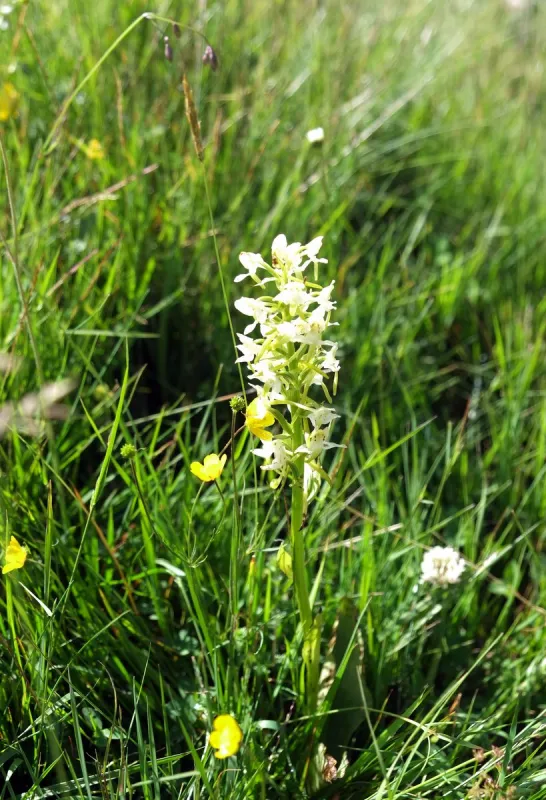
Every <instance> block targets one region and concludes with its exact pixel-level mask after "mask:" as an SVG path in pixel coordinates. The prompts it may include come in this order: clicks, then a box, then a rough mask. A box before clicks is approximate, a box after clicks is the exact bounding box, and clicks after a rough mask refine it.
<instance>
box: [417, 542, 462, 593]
mask: <svg viewBox="0 0 546 800" xmlns="http://www.w3.org/2000/svg"><path fill="white" fill-rule="evenodd" d="M465 568H466V564H465V561H464V559H463V558H462V556H460V555H459V553H458V552H457V551H456V550H454V549H453V548H452V547H432V548H431V549H430V550H427V552H426V553H425V555H424V556H423V561H422V563H421V580H420V582H421V583H432V584H434V585H435V586H447V585H448V584H450V583H459V581H460V579H461V575H462V574H463V572H464V570H465Z"/></svg>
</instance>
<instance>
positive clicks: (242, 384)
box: [201, 161, 246, 397]
mask: <svg viewBox="0 0 546 800" xmlns="http://www.w3.org/2000/svg"><path fill="white" fill-rule="evenodd" d="M201 166H202V169H203V182H204V184H205V194H206V196H207V207H208V211H209V219H210V229H211V231H212V240H213V242H214V252H215V254H216V264H217V266H218V274H219V276H220V285H221V287H222V297H223V298H224V305H225V307H226V313H227V318H228V323H229V330H230V333H231V341H232V342H233V351H234V353H235V358H236V359H237V358H238V357H239V354H238V352H237V340H236V338H235V330H234V328H233V322H232V321H231V311H230V307H229V299H228V295H227V289H226V282H225V279H224V271H223V269H222V262H221V260H220V251H219V250H218V241H217V239H216V231H215V228H214V215H213V213H212V203H211V199H210V189H209V181H208V178H207V171H206V169H205V162H204V161H201ZM237 369H238V370H239V379H240V381H241V391H242V393H243V397H246V392H245V381H244V378H243V370H242V369H241V364H240V363H238V364H237Z"/></svg>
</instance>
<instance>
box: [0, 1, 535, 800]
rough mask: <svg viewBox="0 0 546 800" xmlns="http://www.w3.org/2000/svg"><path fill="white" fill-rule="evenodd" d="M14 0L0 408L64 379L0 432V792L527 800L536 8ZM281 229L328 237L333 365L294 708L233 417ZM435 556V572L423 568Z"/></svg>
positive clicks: (277, 595)
mask: <svg viewBox="0 0 546 800" xmlns="http://www.w3.org/2000/svg"><path fill="white" fill-rule="evenodd" d="M10 5H13V6H14V9H13V11H12V12H11V13H10V14H6V15H5V20H6V21H7V25H8V27H7V30H0V39H1V40H2V43H3V46H2V50H1V52H2V54H3V55H2V58H1V60H0V86H4V84H5V83H9V84H11V85H12V86H13V87H14V91H15V92H17V95H18V98H17V104H15V103H14V104H13V105H12V106H10V112H9V119H4V120H2V121H1V122H0V135H1V137H2V142H3V147H4V150H5V154H6V164H7V168H8V171H9V178H10V189H11V191H10V202H9V203H7V202H6V203H4V205H3V208H2V211H1V212H0V213H1V214H3V222H2V223H0V230H1V231H2V244H1V250H0V259H2V267H1V269H2V273H1V274H2V280H1V281H0V333H1V339H0V351H1V352H2V353H4V352H5V353H7V354H8V355H9V358H10V359H13V358H16V359H17V360H18V362H19V367H18V369H17V370H11V371H9V372H4V371H2V372H0V386H1V388H0V406H4V405H5V404H6V403H9V402H12V403H13V402H14V401H15V400H16V399H17V398H22V397H25V396H26V395H28V394H29V393H33V394H34V396H39V393H40V391H43V388H44V386H47V385H48V384H52V383H55V382H57V381H60V380H62V379H64V378H65V377H66V376H77V388H76V389H75V390H74V391H73V392H72V393H71V394H70V395H69V396H68V398H69V399H68V400H67V401H65V404H66V405H68V407H69V412H70V413H69V415H68V417H67V418H66V419H59V420H57V419H55V420H51V421H50V425H51V435H50V436H46V437H45V438H43V437H41V436H38V437H35V436H33V435H30V434H34V433H40V431H34V430H21V429H17V428H15V430H13V426H10V427H11V428H12V429H11V430H10V432H9V434H8V435H6V436H5V437H4V438H3V439H2V441H1V442H0V512H1V513H0V520H1V521H0V526H1V529H2V530H1V534H0V542H1V543H2V546H3V547H4V546H6V545H7V544H8V542H9V541H10V537H11V536H12V535H14V536H15V537H16V539H17V541H18V542H20V543H21V544H24V545H26V546H27V547H28V556H27V558H26V561H25V563H24V567H23V568H22V569H16V570H13V571H12V572H10V573H9V574H8V575H6V576H4V577H3V579H2V584H1V587H0V676H1V677H0V709H2V713H1V714H0V775H1V777H2V782H0V797H4V796H5V797H10V798H11V797H61V798H62V797H85V798H93V797H107V798H110V797H111V798H113V797H126V798H128V797H133V798H140V797H143V798H159V797H161V798H165V797H173V798H174V797H176V798H190V797H197V796H200V797H233V798H238V797H241V798H242V797H264V798H265V797H267V798H270V797H280V798H282V797H306V796H311V795H312V796H317V797H320V796H322V797H335V796H336V795H337V796H339V797H343V798H353V797H354V798H360V797H370V798H377V800H379V798H389V799H391V798H392V800H402V798H405V797H409V796H419V797H423V798H438V797H453V798H462V797H476V796H481V795H482V796H485V797H487V796H488V794H487V793H489V796H498V797H502V796H504V797H522V798H531V799H532V800H539V798H540V797H542V796H543V791H544V790H543V785H544V775H545V772H544V770H545V766H544V755H543V741H544V708H543V699H542V695H543V692H542V684H543V681H544V663H543V662H544V656H543V653H544V614H545V611H544V607H545V604H544V580H543V577H542V549H543V529H542V528H543V526H542V520H543V519H544V510H545V509H544V504H545V500H544V498H545V496H546V495H545V492H544V462H545V442H546V433H545V431H546V427H545V420H546V416H545V413H544V411H545V407H544V398H543V388H544V379H545V374H544V367H543V364H544V358H543V339H544V337H543V329H544V303H543V298H542V294H543V292H542V288H543V286H544V263H545V259H544V255H545V253H544V245H543V230H544V216H545V208H544V203H543V200H542V191H541V190H542V185H543V181H544V174H543V169H544V168H543V160H542V157H541V153H542V150H543V144H544V143H543V138H544V125H543V124H542V123H543V110H542V107H543V102H542V100H543V80H542V72H541V69H540V55H541V53H542V50H543V44H544V43H543V41H542V39H543V34H542V27H541V25H540V22H541V21H542V18H543V15H544V11H543V9H542V8H540V7H538V9H537V10H536V12H533V11H532V9H531V8H530V7H529V8H528V9H523V10H522V11H521V12H512V11H509V10H508V9H507V8H506V7H505V6H504V4H501V3H500V2H494V1H493V0H488V1H487V2H485V3H480V4H476V3H473V4H472V3H471V4H466V5H465V7H464V8H463V7H459V6H455V5H453V4H452V3H447V2H446V3H443V2H442V3H437V4H434V5H432V6H431V5H430V4H428V3H425V2H421V0H412V2H411V3H409V4H404V5H403V6H402V5H401V4H399V3H397V2H394V0H392V2H391V1H389V2H387V3H384V4H383V5H382V6H381V8H378V7H377V6H374V5H372V4H364V6H363V5H362V3H347V4H344V5H343V7H340V6H339V5H329V4H326V5H325V6H323V7H322V6H321V7H318V6H317V7H315V6H309V4H303V3H297V2H287V3H285V4H284V6H283V9H282V12H283V18H282V25H281V24H280V19H279V9H278V7H277V6H275V5H271V4H265V3H262V2H254V3H244V4H242V5H241V4H237V3H234V2H231V1H229V2H227V3H226V4H224V5H223V6H222V8H220V6H218V7H213V6H210V7H209V8H207V9H204V7H203V9H201V11H200V12H198V14H197V16H196V17H193V16H192V17H191V18H190V16H189V15H190V13H191V14H194V13H195V11H194V10H193V9H192V10H190V9H189V7H188V8H186V7H184V8H182V7H181V4H176V3H175V4H174V6H173V7H172V8H171V9H170V11H169V15H170V14H171V12H172V20H176V22H177V25H178V29H175V28H174V27H173V25H172V23H171V22H168V21H167V20H166V19H159V17H154V19H153V20H152V18H148V17H146V18H144V17H139V16H138V15H139V14H144V13H145V12H146V11H148V9H147V8H145V7H144V6H142V5H141V4H139V3H137V4H136V5H135V4H132V5H130V6H129V5H126V4H125V5H124V4H117V5H114V4H112V3H111V0H99V2H97V3H96V4H95V5H94V6H93V14H90V13H89V9H88V8H87V7H85V8H84V7H83V6H82V5H81V4H78V3H60V4H59V3H57V4H54V6H51V4H45V3H42V2H36V3H32V4H29V5H26V4H24V3H21V4H15V3H12V4H10ZM2 13H3V12H2ZM533 13H536V16H535V17H533V16H532V14H533ZM152 16H153V15H152ZM184 26H189V27H190V28H192V29H193V30H189V29H188V27H184ZM2 27H4V25H2ZM177 30H178V32H179V33H180V38H178V37H177ZM195 31H198V32H201V33H203V34H205V35H206V37H207V42H209V43H210V44H211V46H212V47H213V48H214V51H215V52H217V53H218V59H219V62H220V68H219V69H218V70H217V71H216V72H214V71H212V70H211V69H210V68H209V65H207V64H203V61H202V58H203V55H204V54H205V51H206V46H207V42H205V41H204V40H203V39H202V38H201V37H200V36H199V35H198V34H196V33H195ZM165 36H168V37H169V43H170V47H171V48H172V61H170V60H166V59H165V55H164V45H165V43H164V37H165ZM106 53H108V56H107V57H106V58H103V56H104V55H105V54H106ZM182 68H184V72H185V74H186V75H187V80H188V81H189V82H190V83H191V86H192V90H193V98H194V106H195V113H196V115H197V117H198V123H199V125H200V129H199V130H200V135H201V137H202V144H203V162H202V164H201V163H200V162H199V160H198V159H197V158H196V155H195V153H194V150H193V145H192V143H191V141H190V136H191V133H190V128H189V126H188V124H187V121H186V118H185V115H184V97H183V92H182V91H181V77H182ZM78 87H79V88H78ZM10 96H13V97H14V95H10ZM70 98H71V99H70ZM69 99H70V102H67V100H69ZM317 127H323V128H324V140H323V141H322V142H317V143H314V144H311V143H310V142H309V141H308V140H307V138H306V133H307V131H310V130H313V129H316V128H317ZM97 145H98V146H97ZM97 154H99V155H97ZM5 174H6V173H5V170H4V171H3V174H2V178H1V180H2V181H3V184H2V185H3V186H4V187H6V181H5ZM207 190H208V193H207ZM4 197H5V198H7V194H6V192H4ZM278 231H284V232H285V233H286V234H287V235H288V237H289V239H290V240H300V241H308V240H309V238H310V237H311V236H312V235H314V234H315V233H317V234H318V235H325V240H324V241H325V247H326V254H325V255H326V257H327V258H328V259H329V264H328V265H327V266H324V268H323V269H324V273H323V274H324V281H325V282H329V281H331V280H336V300H337V303H338V308H337V312H336V313H337V317H336V319H337V320H338V321H339V322H340V326H339V329H338V330H337V331H336V340H337V341H338V342H339V343H340V350H341V354H342V358H343V371H342V373H341V374H340V384H339V391H338V394H337V397H336V400H335V409H336V412H337V413H338V414H340V419H339V420H338V422H337V423H336V435H337V434H338V433H339V439H340V440H341V439H343V442H344V444H345V445H346V449H344V450H340V451H335V452H333V454H330V455H331V457H330V458H329V459H326V460H325V463H324V469H325V470H326V471H327V472H328V475H329V477H330V483H328V482H326V481H325V482H324V483H323V484H322V488H321V490H320V491H319V493H318V495H317V496H316V498H315V500H314V502H313V503H312V504H311V505H310V506H309V509H308V512H309V513H308V517H307V519H306V520H305V522H306V524H305V527H304V528H302V530H303V531H304V532H305V552H306V569H307V572H308V575H309V578H310V587H309V588H310V591H311V594H312V598H313V603H314V605H313V608H314V609H315V610H316V613H317V615H318V614H320V622H321V627H322V636H321V643H320V644H321V648H320V652H321V667H322V677H321V693H320V702H321V705H320V709H321V711H320V712H319V713H318V714H313V713H306V712H305V710H304V708H303V706H302V700H301V697H302V691H301V689H302V682H301V652H302V636H301V627H300V626H299V625H298V616H297V613H296V609H295V606H294V602H293V590H292V585H291V581H290V577H289V574H288V575H287V574H286V573H287V572H288V573H289V567H288V565H287V560H286V559H284V560H281V562H280V564H279V560H278V551H279V546H280V545H281V544H283V543H284V545H285V547H284V549H285V550H286V539H287V534H288V526H287V511H288V510H289V498H288V497H287V496H286V493H285V492H284V491H283V490H279V489H277V490H272V489H270V487H269V486H268V485H267V483H264V482H262V481H260V480H259V479H258V477H257V475H258V471H257V469H256V466H255V464H254V460H253V458H252V456H251V453H250V450H251V448H252V447H253V445H251V443H250V440H249V435H248V433H247V432H246V431H242V432H240V433H239V434H238V435H237V436H236V437H235V438H233V437H234V434H235V432H236V430H237V427H234V426H239V422H242V418H241V417H239V418H237V417H235V415H234V413H233V411H232V409H231V408H230V407H229V406H230V400H231V399H232V397H233V395H234V394H235V393H238V392H239V390H240V377H239V375H238V374H237V370H236V367H235V365H234V356H233V342H232V337H231V333H230V331H229V324H230V320H229V317H228V309H232V308H233V305H234V302H235V300H236V299H237V297H238V296H239V294H238V293H237V290H236V289H235V288H234V287H233V285H232V283H231V279H232V278H233V277H234V275H235V274H236V272H235V271H236V270H237V268H238V267H237V254H238V253H239V252H240V251H241V250H255V251H260V252H264V253H265V251H266V248H267V244H268V243H269V242H270V240H271V238H272V233H276V232H278ZM215 245H216V247H215ZM14 260H15V266H16V267H18V270H14ZM219 265H220V266H221V267H222V270H223V271H222V274H221V278H222V280H223V281H224V290H222V285H221V283H220V276H219V274H218V266H219ZM29 325H30V329H29ZM36 356H37V358H36ZM38 364H39V365H40V366H39V367H38ZM40 370H41V374H40ZM230 440H231V442H230ZM226 442H230V445H229V447H228V450H227V451H226V453H227V454H228V460H227V461H226V463H225V466H224V473H223V475H222V476H220V481H219V486H220V489H221V493H220V492H218V490H217V488H216V486H215V485H214V484H213V483H212V482H211V484H210V486H209V485H208V484H207V486H208V488H205V489H201V490H200V489H199V488H198V483H197V482H196V479H195V477H194V476H192V474H191V469H190V466H191V463H192V462H203V459H204V457H205V456H206V455H208V454H209V453H211V452H214V453H216V454H220V453H221V451H222V449H223V447H224V446H225V444H226ZM122 448H124V449H123V451H122ZM234 541H236V542H237V543H238V548H237V560H236V561H234V558H233V543H234ZM433 546H451V547H453V548H455V549H456V550H457V551H458V552H459V553H460V554H461V556H462V557H463V558H464V560H465V565H466V567H465V571H464V574H463V577H462V580H461V582H460V583H458V584H455V585H450V586H447V587H442V586H438V587H434V586H432V585H429V584H424V583H422V584H420V583H419V579H420V575H421V563H422V558H423V555H424V553H425V552H427V551H428V550H429V548H431V547H433ZM281 566H283V568H284V571H283V569H281ZM228 710H229V712H230V713H231V714H232V715H233V717H234V719H235V720H236V721H237V725H238V726H240V730H241V731H242V736H243V738H242V741H241V742H240V749H239V750H238V752H237V753H236V754H234V755H233V756H229V758H231V759H233V760H232V761H229V762H227V763H226V762H222V761H218V760H217V759H215V758H214V754H213V749H212V748H211V747H207V744H206V743H207V736H208V734H209V733H210V731H211V730H212V726H213V722H214V720H215V718H216V717H217V716H218V715H221V714H223V713H225V712H226V711H228ZM319 744H322V745H323V747H319ZM334 762H335V763H334ZM226 766H227V768H226ZM480 793H481V794H480Z"/></svg>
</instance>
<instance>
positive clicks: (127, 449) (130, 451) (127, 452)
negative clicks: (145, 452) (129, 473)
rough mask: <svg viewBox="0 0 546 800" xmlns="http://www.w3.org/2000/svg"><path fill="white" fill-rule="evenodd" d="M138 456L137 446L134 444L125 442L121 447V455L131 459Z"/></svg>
mask: <svg viewBox="0 0 546 800" xmlns="http://www.w3.org/2000/svg"><path fill="white" fill-rule="evenodd" d="M135 456H136V447H135V446H134V445H132V444H124V445H123V447H122V448H121V457H122V458H126V459H127V460H129V461H130V460H131V459H132V458H134V457H135Z"/></svg>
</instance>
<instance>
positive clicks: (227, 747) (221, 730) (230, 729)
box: [209, 714, 243, 758]
mask: <svg viewBox="0 0 546 800" xmlns="http://www.w3.org/2000/svg"><path fill="white" fill-rule="evenodd" d="M242 741H243V732H242V730H241V729H240V727H239V725H238V724H237V720H236V719H235V718H234V717H232V716H231V714H220V716H219V717H216V719H215V720H214V722H213V723H212V733H211V734H210V737H209V742H210V746H211V747H213V748H214V749H215V750H216V752H215V753H214V755H215V756H216V758H229V757H230V756H234V755H235V753H237V752H238V751H239V748H240V746H241V742H242Z"/></svg>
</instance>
